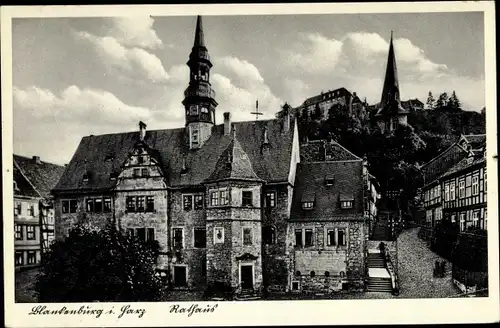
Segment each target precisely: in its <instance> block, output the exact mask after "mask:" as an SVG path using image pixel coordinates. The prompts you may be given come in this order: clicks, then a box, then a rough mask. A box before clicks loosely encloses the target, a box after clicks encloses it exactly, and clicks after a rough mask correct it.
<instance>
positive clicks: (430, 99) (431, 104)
mask: <svg viewBox="0 0 500 328" xmlns="http://www.w3.org/2000/svg"><path fill="white" fill-rule="evenodd" d="M426 104H427V107H428V108H429V109H434V107H435V106H436V100H435V99H434V96H433V95H432V92H431V91H429V95H428V96H427V101H426Z"/></svg>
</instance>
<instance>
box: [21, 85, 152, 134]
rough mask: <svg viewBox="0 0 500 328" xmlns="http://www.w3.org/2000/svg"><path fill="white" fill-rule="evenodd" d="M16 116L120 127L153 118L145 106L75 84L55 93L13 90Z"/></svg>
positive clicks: (34, 88) (39, 89) (27, 89)
mask: <svg viewBox="0 0 500 328" xmlns="http://www.w3.org/2000/svg"><path fill="white" fill-rule="evenodd" d="M13 96H14V109H15V113H16V114H17V113H23V114H25V115H27V117H31V118H32V119H34V120H38V119H43V118H44V117H50V116H53V117H57V119H58V120H64V121H73V122H80V123H81V122H88V123H90V125H91V126H92V125H94V126H95V125H120V124H122V123H127V122H138V121H139V120H146V119H148V118H150V117H151V111H150V109H148V108H145V107H139V106H131V105H127V104H125V103H123V102H122V101H121V100H120V99H118V98H117V97H116V96H115V95H114V94H112V93H110V92H107V91H103V90H94V89H87V88H85V89H80V88H79V87H77V86H75V85H72V86H69V87H67V88H66V89H64V90H63V91H61V92H60V94H59V95H56V94H54V93H53V92H52V91H50V90H47V89H42V88H38V87H36V86H33V87H30V88H26V89H20V88H17V87H14V90H13Z"/></svg>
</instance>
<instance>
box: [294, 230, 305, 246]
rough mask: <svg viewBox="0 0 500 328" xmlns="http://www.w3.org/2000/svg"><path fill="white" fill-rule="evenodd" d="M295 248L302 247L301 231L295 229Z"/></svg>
mask: <svg viewBox="0 0 500 328" xmlns="http://www.w3.org/2000/svg"><path fill="white" fill-rule="evenodd" d="M295 246H299V247H302V246H303V244H302V229H295Z"/></svg>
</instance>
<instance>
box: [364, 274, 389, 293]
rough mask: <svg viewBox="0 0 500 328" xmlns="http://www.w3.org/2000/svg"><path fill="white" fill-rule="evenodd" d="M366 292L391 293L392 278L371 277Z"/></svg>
mask: <svg viewBox="0 0 500 328" xmlns="http://www.w3.org/2000/svg"><path fill="white" fill-rule="evenodd" d="M366 290H367V291H368V292H379V293H380V292H382V293H391V292H392V283H391V278H380V277H369V278H368V286H367V289H366Z"/></svg>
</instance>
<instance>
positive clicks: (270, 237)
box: [262, 226, 276, 245]
mask: <svg viewBox="0 0 500 328" xmlns="http://www.w3.org/2000/svg"><path fill="white" fill-rule="evenodd" d="M262 240H263V241H264V244H265V245H271V244H274V243H276V230H275V229H274V227H271V226H264V227H263V228H262Z"/></svg>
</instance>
